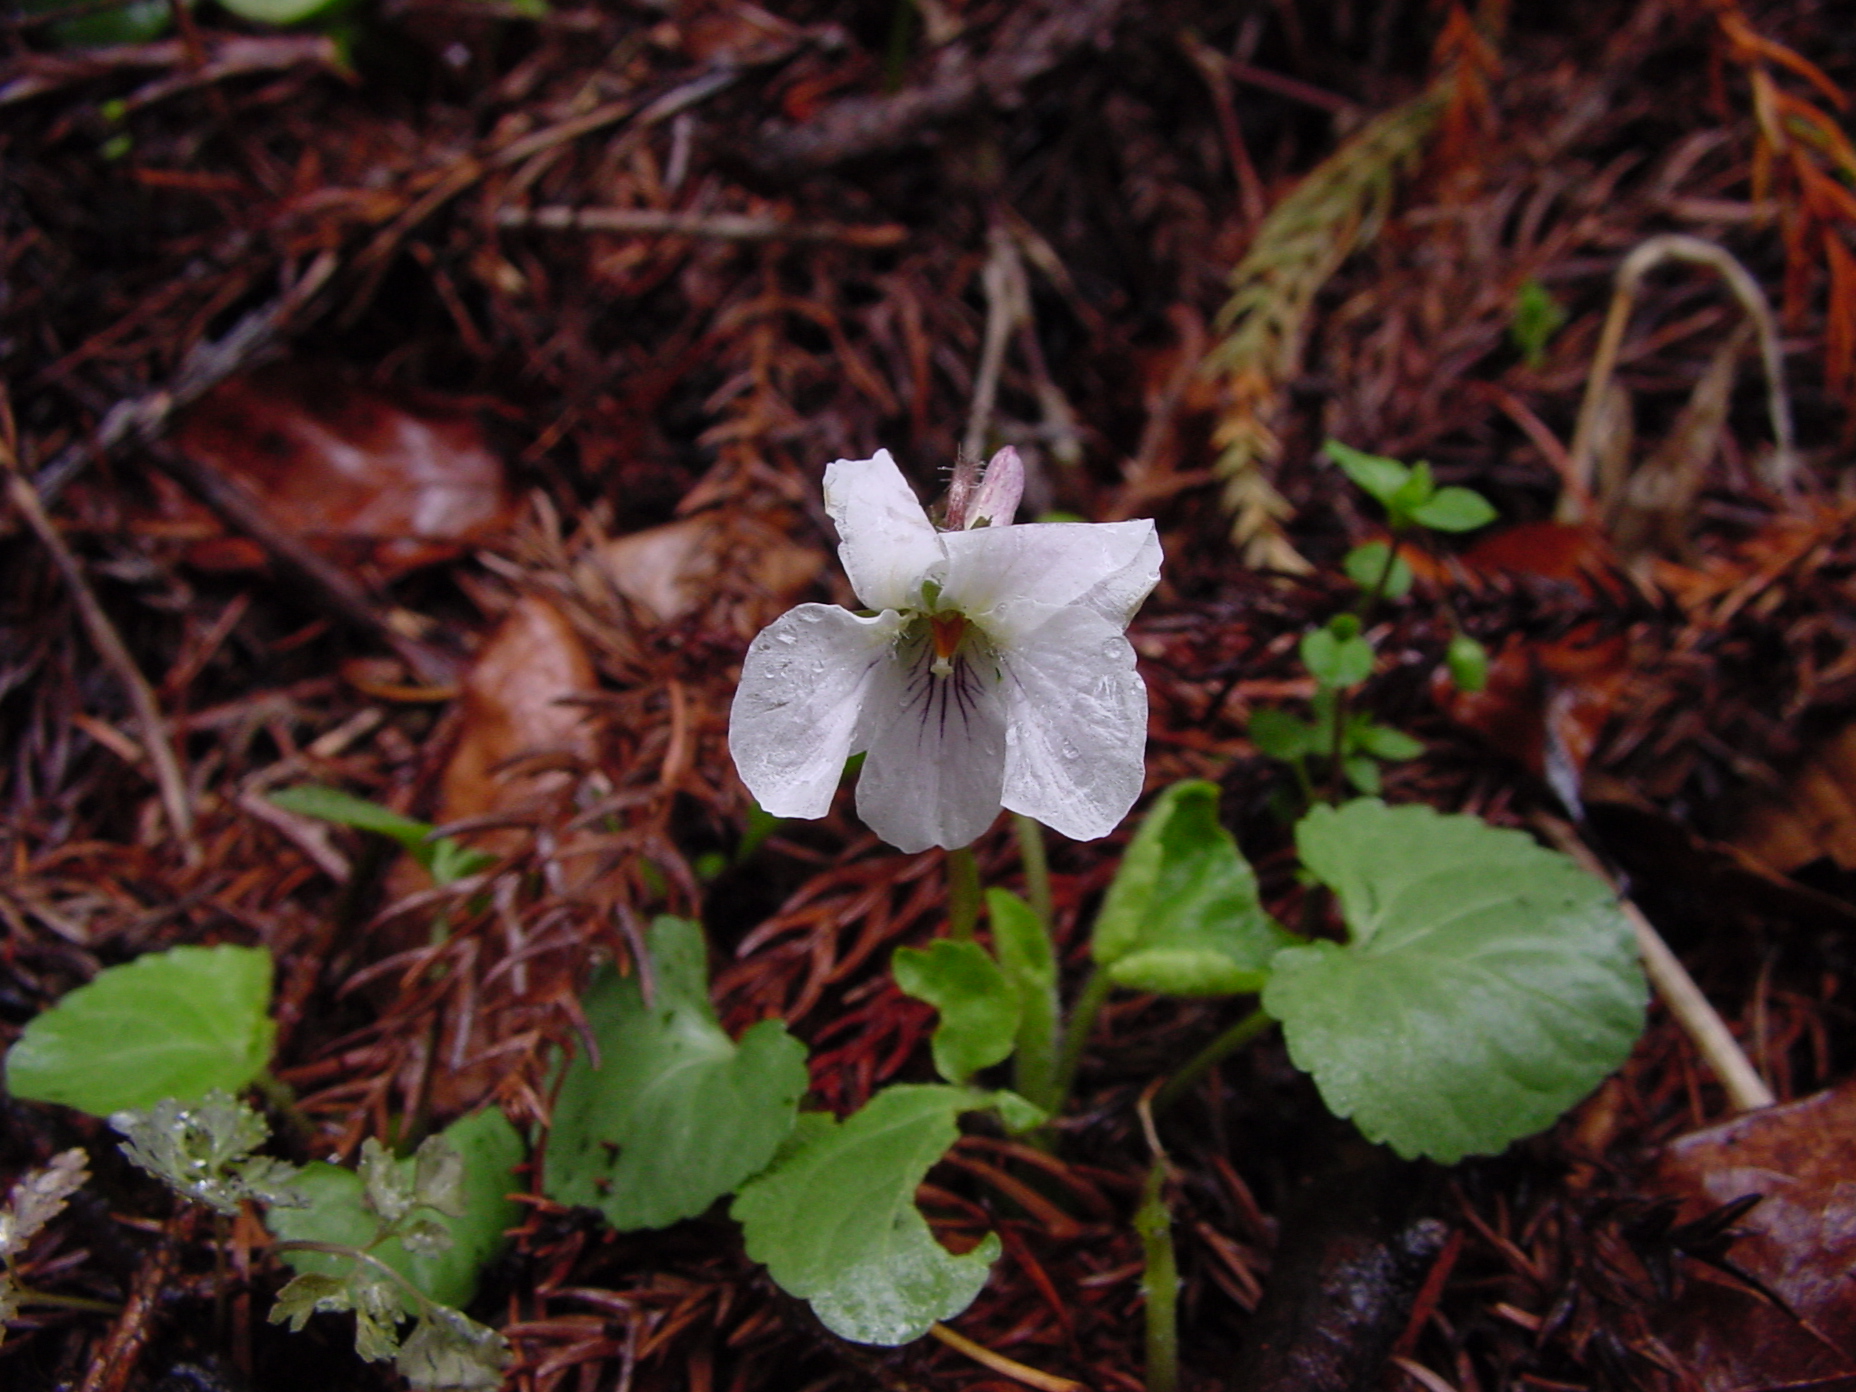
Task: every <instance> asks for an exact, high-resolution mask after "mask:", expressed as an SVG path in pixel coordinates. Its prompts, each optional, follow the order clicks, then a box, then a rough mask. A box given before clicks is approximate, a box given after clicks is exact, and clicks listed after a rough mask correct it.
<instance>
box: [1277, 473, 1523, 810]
mask: <svg viewBox="0 0 1856 1392" xmlns="http://www.w3.org/2000/svg"><path fill="white" fill-rule="evenodd" d="M1326 450H1327V454H1328V457H1329V458H1330V459H1332V460H1333V461H1334V462H1335V463H1336V464H1338V465H1339V466H1340V468H1341V470H1342V471H1343V472H1344V473H1345V474H1346V475H1347V477H1348V478H1350V479H1351V480H1353V482H1354V483H1356V484H1358V485H1359V487H1360V488H1361V489H1363V490H1364V491H1365V492H1366V493H1368V494H1369V495H1371V496H1372V497H1373V498H1374V499H1375V500H1376V501H1377V502H1378V503H1379V504H1380V505H1381V506H1382V507H1383V508H1384V509H1385V512H1386V526H1387V528H1388V530H1389V531H1390V532H1391V537H1390V539H1389V540H1386V541H1369V542H1366V543H1364V544H1363V545H1360V546H1356V547H1355V548H1354V549H1353V550H1351V551H1349V552H1348V553H1347V555H1346V557H1345V558H1344V559H1343V561H1342V563H1341V567H1342V569H1343V570H1344V571H1345V572H1346V574H1347V578H1348V579H1350V580H1352V581H1353V582H1354V584H1356V585H1358V586H1359V587H1360V591H1361V595H1360V601H1359V604H1358V606H1357V607H1356V608H1355V609H1354V610H1353V611H1351V612H1346V613H1340V614H1336V615H1334V616H1333V617H1332V618H1331V619H1329V620H1328V621H1327V623H1326V624H1325V625H1323V626H1322V627H1320V628H1317V629H1313V630H1311V631H1309V632H1308V633H1306V634H1304V635H1303V636H1302V641H1301V647H1300V650H1299V651H1300V656H1301V659H1302V665H1303V666H1304V667H1305V668H1306V669H1307V670H1308V674H1309V675H1310V676H1311V677H1313V678H1314V680H1315V694H1314V696H1313V698H1312V699H1311V700H1310V701H1309V715H1308V718H1307V719H1302V718H1300V717H1297V716H1294V715H1291V714H1290V713H1289V712H1288V711H1285V710H1281V709H1279V708H1276V707H1267V708H1265V709H1263V710H1260V711H1258V712H1256V714H1255V715H1253V716H1252V717H1251V721H1250V726H1249V734H1250V738H1251V742H1252V743H1253V744H1255V745H1256V746H1257V749H1258V751H1259V752H1260V753H1262V754H1264V755H1266V756H1268V757H1269V758H1272V759H1276V760H1278V761H1280V762H1282V763H1284V764H1287V765H1288V766H1289V768H1290V769H1291V770H1292V771H1293V772H1294V774H1295V778H1296V785H1297V788H1298V791H1299V793H1300V800H1299V803H1300V805H1299V807H1296V808H1293V809H1290V808H1285V809H1283V810H1284V811H1285V812H1288V813H1289V814H1290V815H1289V817H1288V819H1289V820H1293V819H1294V814H1295V813H1297V812H1299V811H1301V810H1303V809H1306V808H1307V807H1309V806H1311V805H1312V804H1313V803H1314V802H1316V801H1317V800H1318V798H1319V795H1320V792H1321V790H1322V788H1323V787H1324V786H1325V788H1326V789H1327V791H1328V794H1329V796H1336V795H1338V794H1339V792H1340V791H1341V789H1342V787H1343V786H1344V787H1346V788H1350V789H1351V790H1352V791H1354V792H1358V793H1364V794H1366V795H1367V796H1369V797H1370V796H1377V795H1378V793H1379V791H1380V787H1381V777H1380V764H1381V763H1382V762H1388V761H1399V760H1404V759H1415V758H1416V757H1417V756H1418V755H1420V754H1422V753H1423V752H1424V746H1423V745H1422V744H1420V743H1419V742H1418V741H1417V740H1415V739H1413V738H1412V737H1411V736H1410V735H1408V734H1406V733H1404V731H1402V730H1396V729H1393V728H1392V727H1391V726H1388V725H1382V724H1380V723H1378V722H1377V721H1375V720H1374V719H1372V717H1371V716H1370V715H1369V714H1367V713H1365V712H1362V711H1360V710H1358V709H1356V708H1355V702H1356V697H1357V693H1358V692H1359V689H1360V688H1361V687H1362V686H1363V685H1364V684H1365V683H1366V681H1367V679H1368V678H1369V677H1371V676H1372V674H1373V666H1374V661H1375V654H1374V652H1373V646H1372V643H1371V642H1370V640H1369V639H1368V638H1367V636H1366V632H1365V625H1366V623H1367V622H1368V621H1370V620H1371V618H1372V617H1373V615H1374V613H1375V612H1376V611H1377V610H1378V608H1379V606H1380V605H1381V604H1382V603H1384V602H1386V601H1388V600H1397V599H1402V598H1404V597H1405V595H1406V594H1408V593H1409V592H1410V590H1411V586H1412V579H1413V577H1412V570H1411V566H1410V564H1409V563H1408V562H1407V561H1406V560H1405V559H1404V558H1403V557H1402V556H1401V555H1399V545H1400V543H1401V542H1402V541H1403V540H1405V539H1407V538H1412V537H1423V536H1425V535H1426V534H1428V533H1430V532H1469V531H1474V530H1476V529H1477V528H1479V527H1485V526H1487V525H1488V524H1489V523H1490V522H1493V521H1494V520H1495V515H1496V514H1495V509H1494V508H1493V507H1492V506H1491V505H1490V504H1489V501H1488V500H1487V499H1486V498H1484V497H1483V496H1482V495H1481V494H1480V493H1477V492H1475V491H1474V490H1473V489H1468V488H1454V487H1452V488H1439V487H1438V486H1437V484H1436V481H1435V480H1434V479H1433V478H1432V477H1431V467H1430V465H1428V464H1426V463H1423V462H1422V461H1420V462H1419V463H1417V464H1413V465H1407V464H1403V463H1401V462H1399V461H1398V460H1396V459H1388V458H1386V457H1384V456H1383V455H1376V454H1366V453H1364V452H1363V451H1360V450H1356V449H1353V448H1351V447H1350V446H1347V445H1343V444H1341V443H1340V441H1338V440H1330V441H1328V443H1327V446H1326ZM1444 660H1445V663H1446V666H1447V669H1448V671H1449V672H1450V675H1451V677H1452V679H1453V680H1454V681H1455V682H1456V684H1457V686H1458V687H1459V688H1460V689H1462V690H1465V691H1479V690H1481V689H1482V686H1483V684H1484V683H1485V682H1486V681H1487V679H1488V676H1487V674H1488V655H1487V653H1485V652H1484V651H1483V648H1482V645H1481V644H1480V643H1478V642H1477V641H1476V640H1475V639H1474V638H1472V637H1470V636H1469V634H1467V633H1464V632H1463V631H1462V630H1461V628H1460V627H1459V628H1457V630H1456V631H1455V633H1454V634H1453V635H1452V637H1451V640H1450V645H1449V648H1448V650H1447V652H1446V654H1445V659H1444Z"/></svg>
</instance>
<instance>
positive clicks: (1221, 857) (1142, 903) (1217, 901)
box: [1090, 780, 1293, 996]
mask: <svg viewBox="0 0 1856 1392" xmlns="http://www.w3.org/2000/svg"><path fill="white" fill-rule="evenodd" d="M1291 941H1293V939H1292V938H1291V937H1290V936H1289V935H1288V934H1287V933H1285V932H1283V930H1282V929H1281V928H1279V927H1277V926H1276V923H1275V922H1274V920H1272V919H1271V918H1270V916H1269V915H1268V914H1267V913H1265V912H1264V911H1263V903H1262V900H1261V899H1260V898H1259V896H1258V893H1257V877H1256V875H1255V874H1254V873H1253V872H1252V871H1251V868H1250V864H1249V862H1248V861H1246V860H1245V859H1244V857H1243V856H1242V855H1241V854H1239V852H1238V849H1237V842H1236V841H1234V840H1233V839H1232V838H1231V833H1230V832H1228V831H1226V830H1225V829H1224V827H1223V826H1222V825H1220V824H1219V821H1218V785H1217V784H1215V783H1207V782H1203V781H1199V780H1194V781H1188V782H1184V783H1175V784H1174V785H1173V786H1172V787H1170V788H1168V789H1166V791H1164V792H1163V793H1161V794H1160V796H1159V797H1158V798H1156V799H1155V801H1154V805H1153V808H1152V809H1151V810H1150V811H1149V812H1148V814H1147V816H1146V818H1145V819H1144V820H1143V821H1142V823H1141V828H1140V830H1139V831H1137V832H1136V833H1135V834H1134V840H1133V841H1131V842H1130V843H1129V844H1128V851H1127V854H1126V855H1124V856H1123V857H1122V858H1121V868H1120V869H1119V870H1117V871H1116V872H1115V879H1114V882H1113V883H1112V884H1110V885H1109V889H1108V894H1107V895H1106V896H1104V898H1103V900H1102V911H1101V912H1100V913H1099V914H1098V915H1097V916H1096V923H1095V930H1094V933H1093V935H1092V937H1091V940H1090V952H1091V954H1092V955H1093V956H1094V958H1095V960H1096V963H1097V964H1098V965H1099V966H1101V967H1102V969H1103V970H1104V971H1106V972H1107V973H1108V977H1109V979H1110V980H1111V981H1113V982H1114V983H1115V984H1116V985H1117V986H1125V987H1128V988H1130V989H1132V990H1136V991H1158V992H1162V993H1164V994H1167V995H1175V996H1222V995H1236V994H1239V993H1241V992H1245V991H1255V990H1257V989H1258V988H1259V987H1261V986H1262V984H1263V979H1264V976H1265V975H1266V973H1267V972H1268V968H1269V961H1270V958H1271V957H1273V956H1274V955H1275V953H1276V951H1277V950H1278V949H1279V948H1281V947H1282V946H1283V945H1284V944H1285V943H1288V942H1291Z"/></svg>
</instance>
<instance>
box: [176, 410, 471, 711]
mask: <svg viewBox="0 0 1856 1392" xmlns="http://www.w3.org/2000/svg"><path fill="white" fill-rule="evenodd" d="M148 454H149V458H151V459H152V460H154V462H155V463H156V464H157V465H158V466H159V467H160V469H161V471H162V472H163V473H165V474H167V475H168V476H169V477H170V478H172V479H173V480H174V481H175V482H177V483H179V484H180V485H181V486H182V487H184V488H186V489H187V490H188V491H189V492H190V493H192V494H194V496H196V497H197V498H199V500H200V501H201V502H203V503H205V504H206V505H207V506H208V507H209V508H211V509H212V510H213V511H214V512H216V513H218V514H219V516H220V517H222V518H223V519H224V520H225V521H226V522H228V523H229V524H230V525H231V526H233V527H235V528H236V529H237V530H239V531H241V532H243V533H244V534H245V535H247V536H249V537H250V538H251V539H252V540H254V541H256V542H257V543H258V544H259V545H261V546H262V547H264V549H265V550H266V551H267V552H269V553H270V556H271V558H272V559H273V560H275V561H276V562H277V563H278V565H279V566H280V567H281V568H282V569H283V570H285V571H286V572H288V573H289V574H291V575H292V576H293V577H294V578H296V579H297V580H299V581H301V582H302V583H303V584H305V585H306V586H308V587H309V589H310V591H311V593H312V594H313V595H314V597H315V598H316V599H318V600H320V602H321V603H322V604H324V605H325V606H327V607H328V608H330V609H332V610H334V611H335V613H336V614H337V615H338V616H340V617H341V618H342V619H344V620H346V621H347V622H348V623H350V624H352V625H353V626H354V627H356V628H358V629H360V630H361V631H362V632H364V633H369V634H372V635H373V636H374V637H376V638H378V639H379V640H380V641H381V642H383V643H385V644H386V645H387V646H388V647H390V648H392V649H393V651H394V652H396V653H398V654H399V656H400V659H401V660H402V661H403V662H405V663H406V665H407V666H408V667H410V668H412V670H413V671H414V672H416V673H418V675H419V677H420V678H421V679H422V680H424V681H428V682H432V683H435V684H438V685H448V684H449V683H451V682H453V681H455V680H456V679H457V675H458V668H459V665H460V664H459V662H458V660H457V659H455V658H453V657H452V656H451V655H450V654H449V653H446V652H443V651H441V650H439V649H438V648H435V647H433V646H432V645H431V644H429V643H421V642H419V641H418V640H417V639H415V638H409V637H407V636H406V635H405V634H403V633H401V632H400V631H399V630H398V629H396V628H394V627H393V625H392V624H390V623H389V622H387V620H386V619H384V618H383V617H381V610H382V608H383V607H384V606H382V605H380V604H379V603H377V602H376V601H375V600H374V598H373V597H372V596H371V595H369V594H368V593H367V591H366V590H364V589H363V588H362V587H361V586H360V585H358V584H357V583H356V582H355V581H354V579H353V578H352V577H351V576H349V574H348V573H347V572H346V571H344V570H343V569H342V568H341V567H340V566H337V565H335V564H334V563H333V562H331V561H327V560H324V559H323V558H322V557H321V556H320V555H318V554H317V553H316V552H315V551H314V550H313V549H312V548H311V547H310V546H309V544H308V543H307V542H305V541H304V540H303V539H302V538H301V537H299V536H298V535H296V533H294V532H292V531H290V530H289V529H288V528H286V527H284V526H282V525H280V524H279V523H278V522H277V521H276V520H275V519H274V518H273V517H272V516H271V514H270V511H269V509H267V508H266V507H265V506H264V504H263V503H261V502H259V501H258V499H257V497H256V495H255V494H253V493H252V491H251V490H250V489H248V488H246V487H245V486H244V484H242V483H240V482H239V481H238V480H237V479H234V478H231V477H228V476H227V475H225V474H222V473H219V472H218V471H217V470H216V469H213V468H212V467H210V466H209V465H206V464H203V463H201V462H200V461H199V460H197V459H195V458H193V457H192V456H191V455H188V454H184V453H183V452H181V451H180V450H177V449H174V448H172V447H170V446H169V445H167V444H166V443H165V442H161V441H154V442H151V443H150V444H149V446H148Z"/></svg>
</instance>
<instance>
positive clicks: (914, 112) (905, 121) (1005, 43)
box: [750, 0, 1128, 174]
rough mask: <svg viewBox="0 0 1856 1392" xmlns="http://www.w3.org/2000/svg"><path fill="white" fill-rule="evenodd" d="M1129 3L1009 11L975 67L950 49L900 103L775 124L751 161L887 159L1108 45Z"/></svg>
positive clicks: (1048, 2) (857, 106)
mask: <svg viewBox="0 0 1856 1392" xmlns="http://www.w3.org/2000/svg"><path fill="white" fill-rule="evenodd" d="M1127 7H1128V0H1043V3H1039V4H1027V5H1023V6H1020V7H1018V8H1017V9H1015V10H1012V11H1010V15H1009V18H1007V19H1006V20H1005V21H1004V22H1003V23H1002V24H1001V25H1000V26H999V31H998V35H997V38H996V40H995V42H994V44H993V47H992V51H991V52H989V53H988V54H987V55H986V56H985V57H984V58H981V59H978V60H975V59H974V58H973V57H972V55H970V54H968V53H966V52H965V51H963V50H962V49H960V48H958V47H956V46H954V45H952V44H950V45H948V47H947V48H946V49H945V50H943V52H942V53H941V54H940V55H939V57H940V58H941V60H942V61H941V63H940V65H939V66H938V67H937V69H936V73H935V78H934V81H932V82H931V83H928V84H927V85H924V86H919V87H912V88H909V89H907V90H905V91H901V92H897V93H896V94H895V95H894V96H882V97H875V96H863V97H850V98H847V99H845V100H844V101H840V102H837V103H835V104H833V105H831V106H828V107H826V108H825V109H824V110H823V111H822V112H820V113H819V114H818V115H817V116H816V117H814V118H813V119H812V120H810V121H808V122H806V123H805V124H804V125H799V126H789V125H785V124H783V123H769V124H768V126H767V127H765V128H764V130H763V133H762V136H761V141H760V148H759V149H758V150H756V151H755V152H754V153H753V154H752V155H751V156H750V158H752V159H753V161H754V163H755V164H756V165H758V166H759V167H760V169H761V170H762V171H763V172H765V173H779V174H793V173H800V172H805V171H810V170H819V169H825V168H828V167H829V166H831V165H834V164H840V163H842V162H844V161H845V160H850V159H857V158H859V157H860V156H863V155H872V154H878V153H887V152H890V151H894V150H896V149H898V148H900V147H903V146H906V145H908V144H911V143H913V142H914V141H916V140H918V139H921V138H923V137H924V136H926V135H927V134H928V132H929V128H931V127H935V126H938V125H940V124H941V123H942V122H944V121H948V120H951V119H953V118H955V117H958V116H962V115H964V114H966V113H967V112H969V111H972V110H974V109H975V108H977V107H980V106H983V105H986V104H987V103H989V102H990V103H991V104H993V105H996V106H1010V105H1012V104H1014V103H1015V102H1017V101H1018V100H1020V97H1021V93H1022V91H1023V89H1024V87H1025V85H1026V84H1027V83H1029V82H1031V81H1032V80H1033V79H1035V78H1038V77H1042V76H1043V75H1044V74H1045V73H1047V72H1049V71H1050V70H1051V69H1052V68H1054V67H1056V66H1057V65H1058V64H1059V63H1060V62H1062V61H1063V60H1064V59H1065V58H1066V57H1068V56H1069V55H1070V54H1071V53H1073V52H1075V51H1076V50H1078V49H1081V48H1086V47H1089V46H1092V45H1105V44H1106V43H1107V41H1108V39H1109V37H1110V36H1111V35H1112V33H1113V32H1114V28H1115V25H1116V23H1117V22H1118V21H1119V20H1120V18H1121V15H1122V11H1123V10H1125V9H1126V8H1127Z"/></svg>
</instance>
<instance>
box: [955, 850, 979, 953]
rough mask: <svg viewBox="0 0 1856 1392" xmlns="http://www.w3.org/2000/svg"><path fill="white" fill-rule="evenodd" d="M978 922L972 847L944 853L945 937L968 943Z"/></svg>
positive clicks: (976, 884) (976, 888) (974, 864)
mask: <svg viewBox="0 0 1856 1392" xmlns="http://www.w3.org/2000/svg"><path fill="white" fill-rule="evenodd" d="M979 921H980V864H979V862H978V861H977V860H975V859H974V858H973V847H971V846H961V847H959V848H957V849H955V850H951V851H949V852H948V853H947V936H948V937H949V938H951V939H953V940H954V941H955V942H972V941H973V929H974V926H975V925H976V924H977V923H978V922H979Z"/></svg>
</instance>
